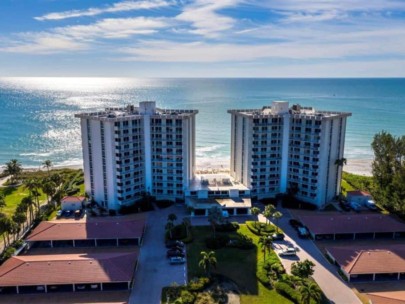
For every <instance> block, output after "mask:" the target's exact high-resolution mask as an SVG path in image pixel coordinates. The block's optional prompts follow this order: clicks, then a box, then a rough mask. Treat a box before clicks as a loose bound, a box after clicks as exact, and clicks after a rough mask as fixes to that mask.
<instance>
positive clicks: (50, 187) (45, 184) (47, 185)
mask: <svg viewBox="0 0 405 304" xmlns="http://www.w3.org/2000/svg"><path fill="white" fill-rule="evenodd" d="M41 189H42V191H43V192H44V193H45V194H46V196H47V202H48V204H49V202H50V198H52V196H53V195H54V194H55V191H56V185H55V183H54V182H53V181H51V180H48V179H44V180H43V181H42V183H41Z"/></svg>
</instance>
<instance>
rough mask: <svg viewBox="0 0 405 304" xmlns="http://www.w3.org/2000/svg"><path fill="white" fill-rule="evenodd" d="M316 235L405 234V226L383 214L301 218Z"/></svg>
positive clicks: (308, 216)
mask: <svg viewBox="0 0 405 304" xmlns="http://www.w3.org/2000/svg"><path fill="white" fill-rule="evenodd" d="M300 219H301V221H302V222H303V224H304V225H305V226H307V227H308V229H309V231H310V232H312V233H314V234H334V233H373V232H377V233H378V232H387V233H388V232H405V224H404V223H402V222H399V221H397V220H396V219H394V218H393V217H392V216H389V215H381V214H367V215H366V214H350V215H346V214H338V215H333V216H330V215H320V214H318V215H307V216H305V215H303V216H301V217H300Z"/></svg>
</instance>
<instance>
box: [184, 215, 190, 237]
mask: <svg viewBox="0 0 405 304" xmlns="http://www.w3.org/2000/svg"><path fill="white" fill-rule="evenodd" d="M183 225H184V227H185V228H186V234H187V237H188V236H189V235H190V227H191V220H190V218H188V217H184V218H183Z"/></svg>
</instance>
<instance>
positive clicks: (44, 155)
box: [19, 152, 54, 157]
mask: <svg viewBox="0 0 405 304" xmlns="http://www.w3.org/2000/svg"><path fill="white" fill-rule="evenodd" d="M53 154H54V153H53V152H29V153H20V154H19V155H20V156H37V157H47V156H51V155H53Z"/></svg>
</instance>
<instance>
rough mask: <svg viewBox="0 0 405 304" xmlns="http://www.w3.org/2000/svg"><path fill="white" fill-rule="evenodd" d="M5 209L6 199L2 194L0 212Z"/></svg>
mask: <svg viewBox="0 0 405 304" xmlns="http://www.w3.org/2000/svg"><path fill="white" fill-rule="evenodd" d="M4 207H6V198H5V197H4V194H3V193H0V212H1V211H2V210H3V208H4Z"/></svg>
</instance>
